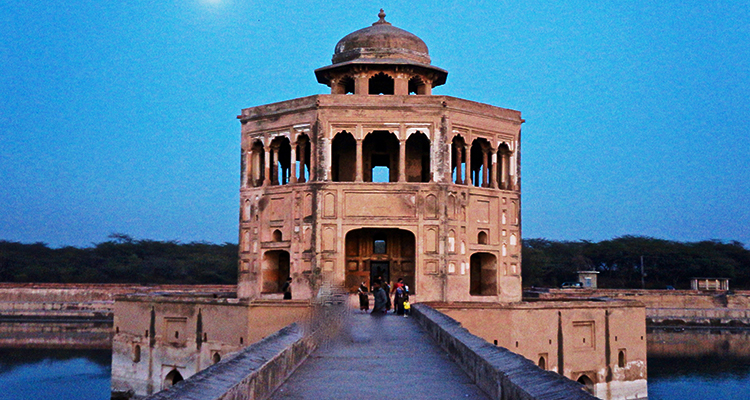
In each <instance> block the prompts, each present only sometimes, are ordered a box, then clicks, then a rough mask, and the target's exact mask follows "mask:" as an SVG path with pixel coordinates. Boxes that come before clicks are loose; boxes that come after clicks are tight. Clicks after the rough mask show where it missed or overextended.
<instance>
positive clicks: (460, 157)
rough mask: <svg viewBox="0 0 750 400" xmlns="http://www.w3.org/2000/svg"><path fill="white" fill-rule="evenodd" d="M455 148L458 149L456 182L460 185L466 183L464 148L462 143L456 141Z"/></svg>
mask: <svg viewBox="0 0 750 400" xmlns="http://www.w3.org/2000/svg"><path fill="white" fill-rule="evenodd" d="M453 148H454V149H456V182H455V183H457V184H459V185H462V184H463V183H464V180H463V176H462V175H463V174H464V172H465V170H464V169H463V167H462V165H463V158H464V155H463V148H462V147H461V145H460V144H458V143H454V145H453Z"/></svg>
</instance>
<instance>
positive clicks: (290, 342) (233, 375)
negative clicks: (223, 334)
mask: <svg viewBox="0 0 750 400" xmlns="http://www.w3.org/2000/svg"><path fill="white" fill-rule="evenodd" d="M315 347H316V346H315V341H314V339H313V337H312V336H310V335H305V334H304V332H303V329H302V328H301V327H300V326H298V325H297V324H296V323H295V324H292V325H290V326H288V327H286V328H283V329H281V330H280V331H278V332H276V333H275V334H273V335H271V336H268V337H267V338H265V339H263V340H261V341H260V342H258V343H256V344H254V345H251V346H248V347H246V348H245V349H243V350H241V351H239V352H237V353H235V354H234V355H233V356H231V357H228V358H226V359H224V360H222V361H220V362H219V363H218V364H215V365H213V366H211V367H209V368H207V369H204V370H203V371H201V372H199V373H197V374H196V375H194V376H192V377H191V378H190V379H188V380H185V381H182V382H179V383H177V384H176V385H174V386H172V387H171V388H169V389H168V390H164V391H161V392H159V393H156V394H154V395H152V396H149V397H147V399H150V400H167V399H202V400H209V399H216V400H219V399H264V398H267V397H269V396H270V395H271V394H272V393H273V391H274V390H276V388H277V387H278V386H279V385H281V384H282V383H283V382H284V380H286V378H287V377H288V376H289V375H291V374H292V372H294V370H295V369H296V368H297V367H298V366H299V365H300V364H301V363H302V362H303V361H304V360H305V359H306V358H307V356H308V355H310V353H312V351H313V350H314V349H315Z"/></svg>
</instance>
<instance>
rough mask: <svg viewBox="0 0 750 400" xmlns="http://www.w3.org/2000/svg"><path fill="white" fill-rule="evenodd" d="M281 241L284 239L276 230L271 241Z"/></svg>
mask: <svg viewBox="0 0 750 400" xmlns="http://www.w3.org/2000/svg"><path fill="white" fill-rule="evenodd" d="M282 240H284V237H283V235H282V234H281V231H280V230H278V229H276V230H274V231H273V241H274V242H281V241H282Z"/></svg>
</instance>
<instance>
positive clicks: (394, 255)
mask: <svg viewBox="0 0 750 400" xmlns="http://www.w3.org/2000/svg"><path fill="white" fill-rule="evenodd" d="M415 258H416V240H415V238H414V234H413V233H411V232H409V231H406V230H402V229H393V228H362V229H355V230H352V231H350V232H348V233H347V234H346V278H345V285H346V287H347V289H348V290H349V291H351V292H352V293H354V292H356V291H357V288H358V287H359V285H361V284H362V283H364V284H365V286H366V287H371V286H372V282H373V281H374V280H375V279H376V278H377V277H378V276H382V277H383V280H387V281H391V280H396V279H398V278H403V279H404V283H405V284H406V285H409V291H410V293H412V294H416V286H415V283H416V280H415V277H416V273H415Z"/></svg>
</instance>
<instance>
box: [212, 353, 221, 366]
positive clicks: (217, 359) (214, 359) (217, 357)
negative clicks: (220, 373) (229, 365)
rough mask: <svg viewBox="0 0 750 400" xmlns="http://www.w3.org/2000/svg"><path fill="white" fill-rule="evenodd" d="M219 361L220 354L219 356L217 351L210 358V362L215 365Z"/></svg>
mask: <svg viewBox="0 0 750 400" xmlns="http://www.w3.org/2000/svg"><path fill="white" fill-rule="evenodd" d="M219 361H221V354H219V352H218V351H217V352H216V353H214V355H213V356H211V362H212V363H213V364H216V363H218V362H219Z"/></svg>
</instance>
